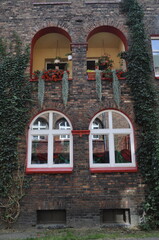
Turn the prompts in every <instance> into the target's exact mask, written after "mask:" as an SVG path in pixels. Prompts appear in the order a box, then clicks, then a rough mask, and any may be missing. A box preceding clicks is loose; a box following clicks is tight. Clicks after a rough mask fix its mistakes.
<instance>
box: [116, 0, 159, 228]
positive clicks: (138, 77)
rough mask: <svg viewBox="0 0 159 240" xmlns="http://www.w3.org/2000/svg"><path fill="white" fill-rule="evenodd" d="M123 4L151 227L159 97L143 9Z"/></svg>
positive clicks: (158, 188) (158, 198)
mask: <svg viewBox="0 0 159 240" xmlns="http://www.w3.org/2000/svg"><path fill="white" fill-rule="evenodd" d="M121 7H122V12H123V13H124V14H125V15H126V17H127V25H128V27H129V30H130V38H131V46H130V48H129V50H128V52H126V53H123V54H122V57H123V58H124V59H125V60H126V61H127V68H128V72H127V83H128V85H129V86H130V88H131V93H132V96H133V99H134V111H135V117H136V123H137V124H138V125H139V126H140V128H141V130H142V131H141V136H140V146H139V149H138V151H137V160H138V164H139V168H140V171H141V174H142V176H143V179H144V183H145V184H146V187H145V202H144V205H143V215H142V218H141V225H142V226H143V227H144V228H145V229H149V228H156V227H158V226H159V129H158V128H159V111H158V102H159V100H158V96H157V95H158V94H157V91H156V89H155V87H154V84H153V81H154V79H153V77H152V71H151V58H150V55H149V50H148V41H147V38H146V34H145V29H144V23H143V18H144V12H143V9H142V7H141V6H140V4H139V3H138V1H137V0H123V2H122V3H121Z"/></svg>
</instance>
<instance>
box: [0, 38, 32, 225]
mask: <svg viewBox="0 0 159 240" xmlns="http://www.w3.org/2000/svg"><path fill="white" fill-rule="evenodd" d="M6 42H7V41H6V40H2V39H1V40H0V96H1V98H0V118H1V127H0V217H1V220H3V221H5V222H7V223H12V222H14V221H15V220H16V219H17V217H18V215H19V211H20V204H19V201H20V199H21V198H22V197H23V196H24V192H23V187H24V185H25V178H24V169H23V168H22V166H21V165H20V160H19V155H18V144H19V137H20V136H21V135H22V134H24V130H25V127H26V123H27V121H28V112H29V109H30V103H31V100H30V99H31V98H30V93H31V88H30V85H29V81H28V76H27V75H26V74H25V71H26V68H27V66H28V60H29V48H28V47H25V48H23V46H22V42H21V41H20V39H19V37H18V36H17V35H16V34H14V35H13V37H12V41H11V43H10V44H8V45H7V44H6ZM20 169H21V170H22V171H20Z"/></svg>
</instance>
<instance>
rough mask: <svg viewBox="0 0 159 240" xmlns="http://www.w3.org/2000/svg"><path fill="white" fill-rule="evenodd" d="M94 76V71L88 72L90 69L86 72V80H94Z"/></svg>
mask: <svg viewBox="0 0 159 240" xmlns="http://www.w3.org/2000/svg"><path fill="white" fill-rule="evenodd" d="M95 75H96V73H95V70H90V69H88V70H87V78H88V79H89V80H94V79H95Z"/></svg>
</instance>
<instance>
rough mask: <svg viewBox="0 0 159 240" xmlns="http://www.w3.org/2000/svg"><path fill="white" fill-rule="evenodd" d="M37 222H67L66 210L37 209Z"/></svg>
mask: <svg viewBox="0 0 159 240" xmlns="http://www.w3.org/2000/svg"><path fill="white" fill-rule="evenodd" d="M37 224H66V210H37Z"/></svg>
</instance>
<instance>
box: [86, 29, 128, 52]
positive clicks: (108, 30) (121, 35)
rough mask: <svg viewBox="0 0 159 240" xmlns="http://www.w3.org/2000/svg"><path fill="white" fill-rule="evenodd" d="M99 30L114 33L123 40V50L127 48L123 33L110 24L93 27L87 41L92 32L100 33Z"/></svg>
mask: <svg viewBox="0 0 159 240" xmlns="http://www.w3.org/2000/svg"><path fill="white" fill-rule="evenodd" d="M100 32H109V33H113V34H115V35H116V36H118V37H119V38H120V39H121V41H122V42H123V44H124V46H125V51H127V50H128V42H127V39H126V37H125V35H124V34H123V33H122V32H121V31H120V30H119V29H117V28H115V27H112V26H100V27H97V28H95V29H93V30H92V31H91V32H90V33H89V34H88V36H87V42H88V40H89V38H90V37H92V36H93V35H94V34H96V33H100Z"/></svg>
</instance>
